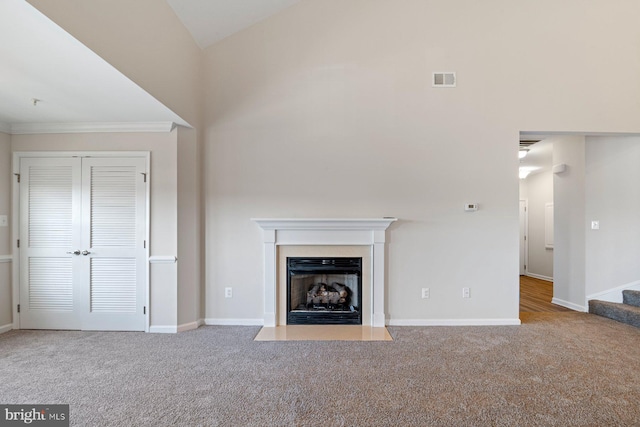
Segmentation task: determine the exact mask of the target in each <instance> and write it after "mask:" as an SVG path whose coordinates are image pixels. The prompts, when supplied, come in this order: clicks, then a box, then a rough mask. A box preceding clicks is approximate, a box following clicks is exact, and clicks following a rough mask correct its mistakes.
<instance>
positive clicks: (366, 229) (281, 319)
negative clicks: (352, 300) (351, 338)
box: [253, 218, 397, 327]
mask: <svg viewBox="0 0 640 427" xmlns="http://www.w3.org/2000/svg"><path fill="white" fill-rule="evenodd" d="M253 221H255V222H256V223H257V224H258V225H259V226H260V228H262V230H263V233H262V240H263V245H264V247H263V250H264V258H263V261H264V319H263V325H264V326H265V327H275V326H279V325H286V324H287V314H288V313H287V296H286V258H287V257H291V256H294V257H301V256H312V257H313V256H318V257H327V256H329V257H333V256H345V257H362V279H363V280H362V283H363V284H362V292H361V294H360V295H361V298H362V305H361V307H360V309H361V310H360V311H361V319H362V325H370V326H373V327H384V326H385V324H386V315H385V294H386V290H385V288H386V286H385V266H386V261H385V255H386V254H385V252H386V251H385V240H386V230H387V228H388V227H389V226H390V225H391V223H393V222H395V221H397V219H396V218H253ZM336 249H337V250H336ZM308 251H314V252H316V253H311V254H302V253H301V252H308ZM317 252H320V253H317ZM345 252H349V253H345ZM285 253H286V254H285ZM280 280H282V281H280Z"/></svg>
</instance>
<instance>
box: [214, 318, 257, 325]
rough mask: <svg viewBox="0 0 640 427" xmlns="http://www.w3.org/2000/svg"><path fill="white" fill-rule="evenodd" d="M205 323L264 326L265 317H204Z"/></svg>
mask: <svg viewBox="0 0 640 427" xmlns="http://www.w3.org/2000/svg"><path fill="white" fill-rule="evenodd" d="M204 324H205V325H210V326H211V325H215V326H264V320H263V319H204Z"/></svg>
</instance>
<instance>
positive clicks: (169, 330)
mask: <svg viewBox="0 0 640 427" xmlns="http://www.w3.org/2000/svg"><path fill="white" fill-rule="evenodd" d="M149 332H150V333H152V334H176V333H178V327H177V326H169V325H167V326H162V325H161V326H151V327H150V328H149Z"/></svg>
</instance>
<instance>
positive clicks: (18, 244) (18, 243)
mask: <svg viewBox="0 0 640 427" xmlns="http://www.w3.org/2000/svg"><path fill="white" fill-rule="evenodd" d="M18 247H20V239H18Z"/></svg>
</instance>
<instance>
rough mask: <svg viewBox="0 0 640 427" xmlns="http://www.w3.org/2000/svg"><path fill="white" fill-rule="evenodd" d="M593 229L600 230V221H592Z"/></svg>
mask: <svg viewBox="0 0 640 427" xmlns="http://www.w3.org/2000/svg"><path fill="white" fill-rule="evenodd" d="M591 229H592V230H600V221H591Z"/></svg>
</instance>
